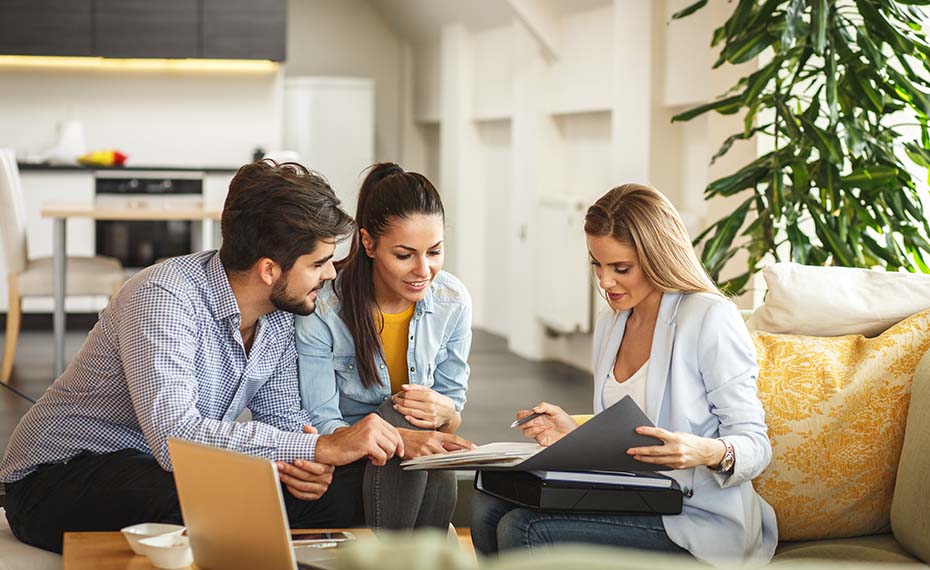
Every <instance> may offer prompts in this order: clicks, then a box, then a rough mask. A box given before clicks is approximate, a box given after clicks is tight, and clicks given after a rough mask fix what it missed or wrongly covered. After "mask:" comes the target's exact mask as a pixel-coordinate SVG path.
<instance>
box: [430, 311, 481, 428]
mask: <svg viewBox="0 0 930 570" xmlns="http://www.w3.org/2000/svg"><path fill="white" fill-rule="evenodd" d="M471 314H472V310H471V297H470V296H468V294H467V293H465V302H463V303H462V305H461V311H460V312H459V315H458V320H457V321H456V323H455V326H454V327H453V328H452V334H451V335H450V336H449V340H448V341H447V342H446V351H447V356H446V358H445V360H443V361H442V362H440V363H439V364H438V365H437V366H436V371H435V372H434V373H433V380H434V382H433V389H434V390H435V391H436V392H438V393H440V394H442V395H443V396H447V397H448V398H449V399H451V400H452V402H453V404H455V409H456V410H457V411H459V412H461V411H462V409H463V408H464V407H465V400H466V397H465V393H466V392H467V391H468V376H469V374H471V368H470V367H469V366H468V355H469V353H470V352H471V336H472V334H471Z"/></svg>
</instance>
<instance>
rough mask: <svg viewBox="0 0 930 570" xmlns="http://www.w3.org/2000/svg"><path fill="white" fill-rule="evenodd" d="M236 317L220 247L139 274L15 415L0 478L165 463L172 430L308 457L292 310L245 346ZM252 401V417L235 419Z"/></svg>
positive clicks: (270, 455) (268, 454)
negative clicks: (84, 458) (129, 462)
mask: <svg viewBox="0 0 930 570" xmlns="http://www.w3.org/2000/svg"><path fill="white" fill-rule="evenodd" d="M240 318H241V315H240V313H239V306H238V304H237V303H236V298H235V297H234V296H233V292H232V289H231V288H230V286H229V280H228V279H227V277H226V272H225V270H224V269H223V264H222V262H220V258H219V255H218V254H217V253H216V252H213V251H208V252H202V253H196V254H193V255H188V256H184V257H178V258H174V259H170V260H168V261H165V262H163V263H160V264H158V265H155V266H152V267H150V268H148V269H145V270H143V271H141V272H139V273H138V274H136V275H135V276H134V277H133V278H132V279H130V280H129V281H128V282H127V283H126V284H125V285H124V286H123V288H122V289H121V290H120V291H119V293H117V294H116V296H115V297H114V298H113V299H112V300H111V301H110V304H109V306H108V307H107V308H106V309H104V310H103V311H102V312H101V313H100V320H99V321H98V322H97V324H96V325H95V326H94V328H93V330H92V331H91V332H90V334H89V335H88V337H87V340H85V341H84V345H83V346H82V347H81V350H80V352H79V353H78V355H77V356H76V357H75V358H74V360H73V361H72V362H71V364H70V365H69V366H68V368H67V369H66V370H65V372H64V373H63V374H62V375H61V376H60V377H59V378H58V380H56V381H55V383H54V384H52V386H51V387H50V388H49V389H48V391H46V392H45V394H44V395H43V396H42V397H41V398H40V399H39V401H38V403H36V404H35V405H34V406H33V407H32V408H31V409H30V410H29V411H28V412H27V413H26V415H25V416H23V418H22V420H20V422H19V425H18V426H17V427H16V429H15V430H14V432H13V436H12V438H11V439H10V444H9V446H8V447H7V449H6V452H5V453H4V456H3V461H2V462H0V482H7V483H11V482H14V481H18V480H20V479H22V478H23V477H25V476H26V475H28V474H29V473H31V472H32V471H33V470H35V468H36V467H37V466H39V465H42V464H47V463H59V462H63V461H67V460H68V459H70V458H72V457H74V456H76V455H78V454H80V453H83V452H90V453H93V454H105V453H111V452H115V451H119V450H121V449H137V450H140V451H144V452H146V453H151V454H152V455H153V456H154V457H155V459H156V460H157V461H158V463H159V465H161V466H162V467H163V468H164V469H165V470H167V471H171V458H170V457H169V455H168V446H167V440H168V438H169V437H177V438H182V439H186V440H190V441H195V442H199V443H204V444H207V445H213V446H217V447H222V448H225V449H231V450H235V451H240V452H243V453H248V454H251V455H256V456H260V457H265V458H267V459H272V460H278V461H288V462H290V461H293V460H295V459H308V460H312V459H313V457H314V450H315V448H316V440H317V436H316V435H309V434H305V433H303V432H302V429H303V426H304V425H309V424H310V417H309V416H308V415H307V413H306V412H304V411H303V410H301V408H300V396H299V392H298V388H297V352H296V349H295V346H294V318H293V315H290V314H287V313H284V312H282V311H275V312H273V313H270V314H267V315H265V316H263V317H261V318H260V319H259V321H258V323H257V326H256V330H255V335H254V340H253V343H252V348H251V349H250V351H249V352H248V353H246V351H245V348H244V346H243V343H242V336H241V335H240V333H239V322H240ZM246 408H248V409H249V410H250V411H251V412H252V420H251V421H248V422H237V421H236V418H237V417H238V416H239V414H240V413H241V412H242V411H243V410H245V409H246Z"/></svg>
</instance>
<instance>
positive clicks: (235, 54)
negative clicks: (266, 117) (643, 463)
mask: <svg viewBox="0 0 930 570" xmlns="http://www.w3.org/2000/svg"><path fill="white" fill-rule="evenodd" d="M286 28H287V0H0V55H60V56H88V55H93V56H101V57H123V58H125V57H152V58H198V57H199V58H211V59H213V58H215V59H270V60H274V61H284V55H285V41H286V33H287V32H286Z"/></svg>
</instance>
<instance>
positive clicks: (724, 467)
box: [710, 438, 736, 473]
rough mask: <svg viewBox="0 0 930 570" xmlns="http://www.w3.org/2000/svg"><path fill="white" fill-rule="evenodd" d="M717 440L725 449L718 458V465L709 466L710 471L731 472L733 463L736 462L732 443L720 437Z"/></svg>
mask: <svg viewBox="0 0 930 570" xmlns="http://www.w3.org/2000/svg"><path fill="white" fill-rule="evenodd" d="M719 441H722V442H723V445H725V446H726V448H727V451H726V453H724V454H723V459H721V460H720V465H717V466H715V467H711V468H710V469H711V470H712V471H719V472H721V473H732V472H733V465H734V464H735V463H736V453H735V452H734V450H733V444H732V443H730V442H729V441H727V440H725V439H723V438H720V439H719Z"/></svg>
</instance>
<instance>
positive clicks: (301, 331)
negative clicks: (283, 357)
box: [295, 313, 349, 435]
mask: <svg viewBox="0 0 930 570" xmlns="http://www.w3.org/2000/svg"><path fill="white" fill-rule="evenodd" d="M295 326H296V346H297V365H298V375H299V389H300V403H301V406H302V407H303V409H304V410H306V411H307V413H308V414H309V416H310V420H311V422H313V426H314V427H315V428H316V429H317V430H319V432H320V434H323V435H325V434H330V433H333V432H334V431H335V430H336V429H338V428H340V427H348V426H349V423H348V422H346V421H345V419H343V417H342V411H341V410H340V409H339V387H338V385H337V383H336V370H335V368H333V334H332V331H331V330H330V328H329V326H328V325H327V324H326V323H325V322H324V321H323V319H322V318H321V317H320V316H319V314H316V313H314V314H312V315H310V316H308V317H299V318H297V319H296V322H295Z"/></svg>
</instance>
